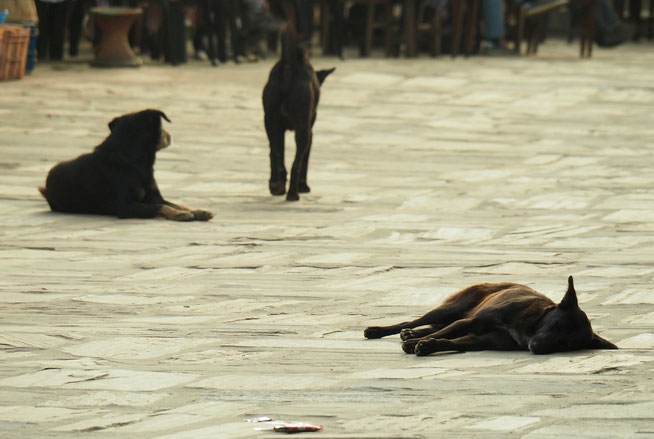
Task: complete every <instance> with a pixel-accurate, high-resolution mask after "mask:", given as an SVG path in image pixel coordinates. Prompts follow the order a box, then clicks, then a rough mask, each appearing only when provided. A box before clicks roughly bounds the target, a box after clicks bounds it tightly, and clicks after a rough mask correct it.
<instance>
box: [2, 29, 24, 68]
mask: <svg viewBox="0 0 654 439" xmlns="http://www.w3.org/2000/svg"><path fill="white" fill-rule="evenodd" d="M29 42H30V29H29V28H25V27H22V26H10V25H0V81H4V80H7V79H20V78H22V77H23V76H25V63H26V62H27V49H28V47H29Z"/></svg>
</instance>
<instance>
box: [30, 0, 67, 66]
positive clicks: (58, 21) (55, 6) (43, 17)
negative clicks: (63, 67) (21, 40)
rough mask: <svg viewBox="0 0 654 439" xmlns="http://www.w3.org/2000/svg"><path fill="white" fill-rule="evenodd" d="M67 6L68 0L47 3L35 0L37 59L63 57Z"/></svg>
mask: <svg viewBox="0 0 654 439" xmlns="http://www.w3.org/2000/svg"><path fill="white" fill-rule="evenodd" d="M67 8H68V1H63V2H59V3H47V2H42V1H39V0H37V2H36V11H37V13H38V15H39V36H38V39H37V41H36V52H37V54H38V57H39V60H41V61H43V60H46V59H48V58H50V59H52V60H61V59H63V57H64V35H65V32H66V11H67Z"/></svg>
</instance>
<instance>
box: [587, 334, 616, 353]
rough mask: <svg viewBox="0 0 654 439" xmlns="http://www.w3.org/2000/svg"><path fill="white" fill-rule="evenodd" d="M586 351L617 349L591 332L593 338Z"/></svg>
mask: <svg viewBox="0 0 654 439" xmlns="http://www.w3.org/2000/svg"><path fill="white" fill-rule="evenodd" d="M588 349H618V347H617V346H616V345H615V344H613V343H611V342H610V341H608V340H607V339H605V338H602V337H600V336H599V335H597V334H595V333H594V332H593V338H592V340H591V341H590V343H589V345H588Z"/></svg>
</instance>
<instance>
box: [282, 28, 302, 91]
mask: <svg viewBox="0 0 654 439" xmlns="http://www.w3.org/2000/svg"><path fill="white" fill-rule="evenodd" d="M281 40H282V58H281V61H282V84H281V86H282V87H281V88H282V93H283V94H284V95H286V94H287V93H288V90H289V89H290V88H291V83H292V82H293V70H294V69H295V65H296V63H297V57H298V50H299V47H298V43H297V42H298V37H297V35H296V33H295V29H294V28H293V22H291V21H288V22H287V23H286V24H285V25H284V27H282V34H281Z"/></svg>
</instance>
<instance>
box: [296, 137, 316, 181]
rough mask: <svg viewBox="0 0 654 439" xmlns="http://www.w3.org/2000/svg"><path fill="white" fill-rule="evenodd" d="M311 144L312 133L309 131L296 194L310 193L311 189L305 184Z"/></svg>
mask: <svg viewBox="0 0 654 439" xmlns="http://www.w3.org/2000/svg"><path fill="white" fill-rule="evenodd" d="M312 143H313V133H312V132H311V131H309V142H308V145H307V150H306V152H305V153H304V158H303V159H302V168H301V170H300V181H299V183H298V189H297V190H298V192H300V193H308V192H311V188H310V187H309V185H308V184H307V172H308V170H309V155H310V154H311V144H312Z"/></svg>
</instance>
